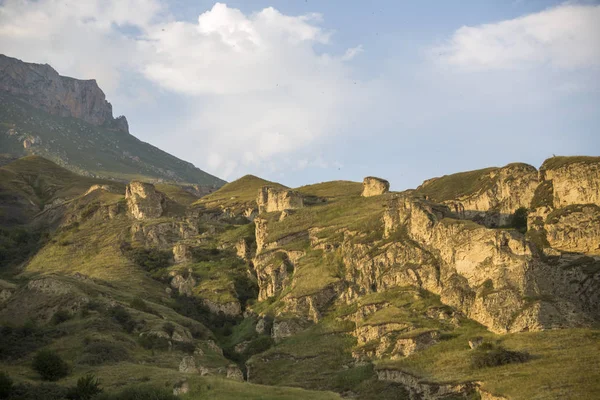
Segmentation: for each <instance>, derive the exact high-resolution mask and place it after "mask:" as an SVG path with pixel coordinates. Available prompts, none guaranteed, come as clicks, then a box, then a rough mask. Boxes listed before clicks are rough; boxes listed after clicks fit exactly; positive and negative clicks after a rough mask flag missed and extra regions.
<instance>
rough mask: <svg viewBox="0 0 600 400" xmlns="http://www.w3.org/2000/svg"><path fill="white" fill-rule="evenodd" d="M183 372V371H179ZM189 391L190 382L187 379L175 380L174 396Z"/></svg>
mask: <svg viewBox="0 0 600 400" xmlns="http://www.w3.org/2000/svg"><path fill="white" fill-rule="evenodd" d="M181 372H185V371H181ZM189 391H190V384H189V383H188V382H187V381H181V382H177V383H176V384H175V385H174V386H173V394H174V395H175V396H181V395H182V394H186V393H188V392H189Z"/></svg>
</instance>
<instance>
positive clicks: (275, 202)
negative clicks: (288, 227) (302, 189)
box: [256, 186, 304, 213]
mask: <svg viewBox="0 0 600 400" xmlns="http://www.w3.org/2000/svg"><path fill="white" fill-rule="evenodd" d="M256 204H257V205H258V212H259V213H264V212H273V211H283V210H293V209H297V208H302V207H304V199H303V198H302V195H301V194H300V193H298V192H294V191H292V190H282V189H277V188H274V187H272V186H263V187H262V188H261V189H260V191H259V192H258V197H257V198H256Z"/></svg>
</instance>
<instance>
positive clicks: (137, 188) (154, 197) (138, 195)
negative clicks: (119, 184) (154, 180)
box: [125, 181, 166, 220]
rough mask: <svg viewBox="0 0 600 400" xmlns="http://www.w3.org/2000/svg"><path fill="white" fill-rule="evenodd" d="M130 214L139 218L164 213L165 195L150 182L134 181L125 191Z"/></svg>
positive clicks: (147, 217)
mask: <svg viewBox="0 0 600 400" xmlns="http://www.w3.org/2000/svg"><path fill="white" fill-rule="evenodd" d="M125 198H126V199H127V207H128V209H129V212H130V214H131V215H132V216H133V217H134V218H135V219H139V220H143V219H149V218H158V217H160V216H161V215H162V214H163V211H164V206H165V200H166V199H165V196H164V195H163V194H162V193H160V192H157V191H156V189H155V188H154V185H152V184H150V183H144V182H137V181H132V182H131V183H130V184H129V185H127V189H126V192H125Z"/></svg>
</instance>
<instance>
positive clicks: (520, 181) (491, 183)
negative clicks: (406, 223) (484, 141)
mask: <svg viewBox="0 0 600 400" xmlns="http://www.w3.org/2000/svg"><path fill="white" fill-rule="evenodd" d="M438 179H443V178H434V179H429V180H427V181H425V182H423V184H422V185H421V186H419V187H418V188H417V192H419V191H422V192H423V191H424V192H426V191H427V186H428V185H429V184H431V183H433V182H435V181H436V180H438ZM477 179H478V180H479V181H480V182H486V183H485V184H484V183H481V184H480V185H479V187H478V189H476V190H474V191H473V192H471V193H466V194H464V195H462V196H460V197H458V198H455V199H443V200H442V201H441V203H442V204H446V205H448V206H449V208H450V210H451V211H452V212H453V213H454V214H455V215H456V216H457V217H458V218H461V219H470V220H475V221H477V222H480V223H482V224H484V225H486V226H492V227H495V226H503V225H506V224H508V223H510V218H511V216H512V214H513V213H514V212H515V210H517V209H518V208H521V207H525V208H528V207H529V205H530V203H531V200H532V198H533V196H534V193H535V190H536V188H537V186H538V182H539V180H538V172H537V170H536V169H535V168H534V167H532V166H531V165H527V164H522V163H515V164H509V165H507V166H505V167H503V168H495V169H492V170H491V171H489V172H486V173H485V174H483V175H482V176H480V177H478V178H477ZM448 184H452V183H448ZM476 186H477V185H476Z"/></svg>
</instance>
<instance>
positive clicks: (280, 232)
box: [0, 156, 600, 400]
mask: <svg viewBox="0 0 600 400" xmlns="http://www.w3.org/2000/svg"><path fill="white" fill-rule="evenodd" d="M6 162H7V163H6V164H5V165H3V166H2V167H0V205H1V206H2V208H0V216H3V218H0V226H1V229H0V262H1V265H2V268H1V269H0V323H2V324H3V326H6V327H10V328H3V329H0V336H1V337H0V365H1V366H2V369H3V370H5V371H6V372H7V373H8V375H9V376H10V377H11V378H12V379H13V380H14V381H15V382H16V383H18V384H19V385H20V386H18V390H20V391H21V392H23V391H24V392H26V393H34V392H35V393H40V392H39V391H50V390H53V391H54V392H53V393H63V392H64V391H66V390H67V389H66V388H67V387H73V386H74V385H75V383H76V382H77V379H78V378H81V377H85V375H86V374H88V373H93V374H94V375H95V376H97V377H99V378H100V382H101V384H102V386H103V387H104V389H105V391H106V396H105V397H102V398H109V399H112V398H115V399H116V398H119V399H121V398H132V397H131V396H133V395H132V394H129V396H130V397H124V396H125V394H124V393H125V392H126V391H129V393H134V392H135V393H138V394H139V393H141V392H140V391H142V390H152V391H154V393H162V392H163V391H164V390H168V391H169V392H171V391H172V392H173V393H176V394H177V395H182V396H184V398H187V399H204V398H211V399H232V398H249V399H253V398H254V399H292V398H302V399H335V398H355V399H407V400H408V399H411V400H412V399H435V400H441V399H446V400H447V399H488V400H489V399H494V400H498V399H523V400H524V399H532V398H536V399H571V398H573V399H575V398H576V399H590V400H591V399H595V398H596V397H597V393H599V392H600V386H599V382H600V380H599V379H597V377H598V376H600V351H599V350H600V349H599V347H598V344H599V343H600V340H599V339H600V297H599V296H600V230H599V227H600V157H553V158H550V159H548V160H546V161H545V162H544V163H543V164H542V166H541V167H540V168H539V169H536V168H535V167H533V166H530V165H527V164H509V165H507V166H504V167H493V168H485V169H482V170H477V171H469V172H462V173H458V174H451V175H446V176H443V177H438V178H433V179H430V180H427V181H425V182H424V183H423V184H422V185H421V186H419V187H418V188H417V189H414V190H408V191H405V192H389V183H388V182H387V181H385V180H383V179H380V178H375V177H368V178H365V180H364V182H362V183H361V182H348V181H333V182H324V183H319V184H314V185H308V186H303V187H299V188H295V189H291V188H287V187H285V186H283V185H280V184H278V183H275V182H269V181H265V180H263V179H261V178H258V177H255V176H251V175H247V176H245V177H243V178H241V179H240V180H238V181H234V182H231V183H229V184H227V185H225V186H223V187H222V188H221V189H219V190H217V191H215V192H214V193H211V194H210V195H208V196H205V197H203V198H201V199H199V200H197V199H195V198H194V197H190V196H189V193H188V192H186V191H185V190H183V189H182V188H181V187H179V186H177V185H170V184H162V185H153V184H150V183H143V182H139V181H133V182H130V183H128V184H127V185H125V184H122V183H118V182H112V181H102V180H99V179H97V178H89V177H82V176H79V175H76V174H73V173H71V172H69V171H67V170H65V169H63V168H62V167H60V166H58V165H56V164H54V163H51V162H50V161H48V160H44V159H43V158H40V157H31V156H30V157H26V158H23V159H19V160H15V161H10V160H7V161H6ZM17 214H18V215H20V219H19V220H18V221H14V220H11V219H10V218H7V216H12V215H17ZM42 349H50V350H53V351H54V352H55V353H56V354H58V355H59V356H60V357H62V358H63V359H64V360H66V361H67V362H68V363H69V365H70V366H71V372H70V373H69V375H68V376H67V377H65V378H62V379H60V380H59V381H58V382H57V384H56V385H54V386H53V385H49V384H46V386H44V385H40V378H39V375H38V374H37V373H35V372H33V371H32V370H31V368H30V365H31V360H32V359H33V357H34V355H35V354H37V352H39V351H40V350H42ZM242 381H245V382H242ZM140 384H142V385H146V386H147V385H150V387H151V389H143V388H140V387H139V385H140ZM165 388H166V389H165ZM61 390H62V391H63V392H61ZM73 390H74V389H73ZM301 390H302V391H301ZM36 391H37V392H36ZM21 392H19V393H21ZM118 392H121V394H120V395H117V394H116V393H118ZM64 393H66V392H64ZM183 393H186V394H183ZM111 396H115V397H111ZM118 396H121V397H118ZM139 396H141V397H139ZM139 396H138V398H145V397H143V396H142V395H139ZM156 396H158V394H156ZM160 396H162V397H157V398H161V399H162V398H165V399H167V398H170V397H167V394H164V396H163V395H160ZM32 398H41V397H32ZM53 398H56V397H53ZM99 398H100V397H99Z"/></svg>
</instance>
